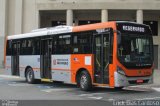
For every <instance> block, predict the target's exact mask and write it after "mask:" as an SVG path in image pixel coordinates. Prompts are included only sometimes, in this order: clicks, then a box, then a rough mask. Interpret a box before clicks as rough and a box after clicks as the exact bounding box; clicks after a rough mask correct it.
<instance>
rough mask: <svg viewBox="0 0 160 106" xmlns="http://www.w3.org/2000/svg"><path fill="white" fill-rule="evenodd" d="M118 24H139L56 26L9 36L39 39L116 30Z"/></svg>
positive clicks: (114, 23)
mask: <svg viewBox="0 0 160 106" xmlns="http://www.w3.org/2000/svg"><path fill="white" fill-rule="evenodd" d="M116 23H133V24H138V23H136V22H127V21H110V22H104V23H96V24H88V25H81V26H74V27H72V26H56V27H50V28H41V29H36V30H33V31H31V32H30V33H25V34H18V35H12V36H8V40H11V39H22V38H31V37H39V36H45V35H55V34H62V33H70V32H81V31H89V30H96V29H103V28H113V29H116ZM141 25H144V24H141Z"/></svg>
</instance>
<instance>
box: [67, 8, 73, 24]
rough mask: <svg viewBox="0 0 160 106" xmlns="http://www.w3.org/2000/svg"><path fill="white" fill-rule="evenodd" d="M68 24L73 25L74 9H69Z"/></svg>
mask: <svg viewBox="0 0 160 106" xmlns="http://www.w3.org/2000/svg"><path fill="white" fill-rule="evenodd" d="M66 18H67V19H66V20H67V25H68V26H72V25H73V10H70V9H69V10H67V17H66Z"/></svg>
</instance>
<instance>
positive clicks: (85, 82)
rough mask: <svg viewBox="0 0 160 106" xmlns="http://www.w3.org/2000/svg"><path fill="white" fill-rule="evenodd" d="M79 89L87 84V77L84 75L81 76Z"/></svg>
mask: <svg viewBox="0 0 160 106" xmlns="http://www.w3.org/2000/svg"><path fill="white" fill-rule="evenodd" d="M80 84H81V87H82V88H84V87H85V85H86V84H87V77H86V76H85V75H82V76H81V81H80Z"/></svg>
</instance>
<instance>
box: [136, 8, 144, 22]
mask: <svg viewBox="0 0 160 106" xmlns="http://www.w3.org/2000/svg"><path fill="white" fill-rule="evenodd" d="M136 18H137V19H136V20H137V23H140V24H143V10H137V16H136Z"/></svg>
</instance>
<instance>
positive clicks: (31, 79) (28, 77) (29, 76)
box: [26, 68, 36, 84]
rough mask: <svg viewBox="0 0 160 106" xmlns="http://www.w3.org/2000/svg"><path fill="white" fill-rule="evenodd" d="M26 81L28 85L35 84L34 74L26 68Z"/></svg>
mask: <svg viewBox="0 0 160 106" xmlns="http://www.w3.org/2000/svg"><path fill="white" fill-rule="evenodd" d="M26 81H27V82H28V83H29V84H34V83H36V80H35V78H34V72H33V70H32V68H28V69H27V72H26Z"/></svg>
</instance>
